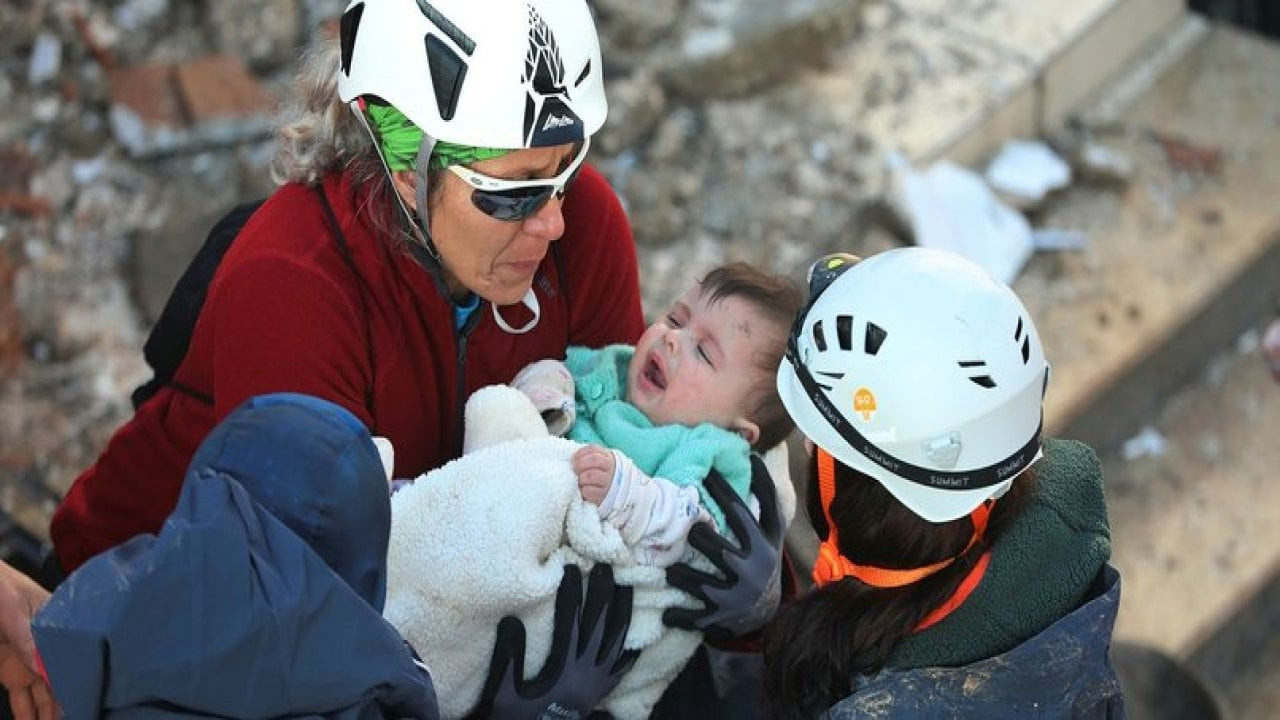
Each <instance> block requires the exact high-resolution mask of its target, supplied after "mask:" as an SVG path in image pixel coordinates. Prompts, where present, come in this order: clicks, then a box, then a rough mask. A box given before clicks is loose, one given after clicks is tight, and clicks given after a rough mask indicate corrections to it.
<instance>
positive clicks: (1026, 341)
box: [1022, 337, 1031, 365]
mask: <svg viewBox="0 0 1280 720" xmlns="http://www.w3.org/2000/svg"><path fill="white" fill-rule="evenodd" d="M1030 359H1031V338H1030V337H1025V338H1022V364H1023V365H1026V364H1027V361H1028V360H1030Z"/></svg>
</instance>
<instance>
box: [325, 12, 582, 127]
mask: <svg viewBox="0 0 1280 720" xmlns="http://www.w3.org/2000/svg"><path fill="white" fill-rule="evenodd" d="M340 27H341V41H342V66H341V68H340V70H339V72H338V95H339V97H341V99H342V100H343V101H344V102H348V103H349V102H351V101H353V100H355V99H356V98H358V97H360V96H364V95H374V96H377V97H379V98H381V99H382V100H383V101H385V102H387V103H390V104H391V105H393V106H395V107H396V108H397V109H399V110H400V112H402V113H404V114H405V116H406V117H408V118H409V119H410V120H412V121H413V123H414V124H415V125H417V126H418V127H419V128H420V129H422V131H423V132H425V133H426V134H427V135H428V136H430V137H432V138H434V139H436V140H444V141H448V142H451V143H457V144H461V145H473V146H477V147H492V148H509V149H518V148H526V147H545V146H549V145H561V144H564V143H571V142H578V141H580V140H583V139H584V138H586V137H589V136H590V135H592V134H594V133H595V132H596V131H597V130H599V129H600V127H601V126H602V125H603V124H604V119H605V114H606V113H607V110H608V105H607V102H606V100H605V94H604V81H603V68H602V66H601V61H600V42H599V40H598V39H597V37H596V28H595V23H594V21H593V20H592V17H591V11H590V10H589V9H588V8H587V4H586V2H585V0H484V1H483V2H479V1H477V0H352V2H351V3H350V4H348V5H347V9H346V11H345V12H344V13H343V15H342V21H341V26H340Z"/></svg>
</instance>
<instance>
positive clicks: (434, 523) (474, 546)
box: [384, 386, 795, 718]
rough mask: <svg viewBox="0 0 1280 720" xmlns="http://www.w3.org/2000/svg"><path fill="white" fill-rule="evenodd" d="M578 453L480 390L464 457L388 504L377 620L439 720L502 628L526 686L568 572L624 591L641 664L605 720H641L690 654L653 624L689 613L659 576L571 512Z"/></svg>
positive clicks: (584, 514) (776, 465)
mask: <svg viewBox="0 0 1280 720" xmlns="http://www.w3.org/2000/svg"><path fill="white" fill-rule="evenodd" d="M578 447H580V445H579V444H578V443H575V442H572V441H569V440H565V439H563V438H558V437H552V436H550V435H549V434H548V433H547V431H546V427H545V425H544V424H543V422H542V418H541V417H540V416H539V415H538V412H537V411H536V410H535V409H534V407H533V404H532V403H531V402H529V400H528V398H526V397H525V396H524V395H523V394H522V393H520V392H519V391H518V390H514V389H512V388H510V387H506V386H491V387H487V388H483V389H481V390H479V391H477V392H476V393H475V394H474V395H472V397H471V398H470V399H469V400H468V402H467V407H466V436H465V442H464V454H463V456H462V457H461V458H459V459H457V460H454V461H452V462H450V463H448V464H446V465H445V466H443V467H441V468H439V469H437V470H433V471H431V472H429V473H427V474H425V475H422V476H420V477H419V478H417V479H416V480H415V481H414V482H413V483H412V484H410V485H407V486H405V487H403V488H401V489H400V490H399V491H398V492H396V493H395V495H393V496H392V498H391V542H390V546H389V549H388V556H387V565H388V567H387V603H386V609H385V611H384V615H385V616H386V618H387V619H388V621H390V622H391V623H392V624H393V625H394V626H395V627H396V628H397V629H399V631H400V632H401V634H402V635H403V636H404V637H405V639H407V640H408V641H409V642H410V643H411V644H412V645H413V647H414V648H415V649H416V650H417V651H418V653H419V654H420V655H422V658H423V659H424V660H425V661H426V663H427V665H428V666H429V667H430V670H431V677H432V680H433V682H434V683H435V686H436V693H437V696H438V698H439V702H440V713H441V716H442V717H445V718H456V717H462V716H464V715H465V714H466V713H467V712H468V711H469V710H471V708H472V707H473V706H474V705H475V703H476V701H477V700H478V699H479V696H480V690H481V688H482V687H483V685H484V681H485V678H486V676H487V674H488V669H489V661H490V656H491V655H492V653H493V644H494V640H495V638H496V634H497V626H498V621H499V620H500V619H501V618H502V617H503V616H505V615H515V616H516V617H519V618H520V619H521V620H522V621H523V622H524V625H525V629H526V631H527V639H528V642H527V644H526V651H525V674H526V677H533V676H534V675H536V674H537V672H538V671H539V670H540V669H541V667H542V664H543V662H544V661H545V659H546V656H547V653H548V651H549V649H550V648H549V646H550V644H551V631H552V619H553V614H554V605H555V595H556V590H557V588H558V587H559V585H560V579H561V577H562V575H563V572H564V566H565V565H567V564H570V563H575V564H577V565H579V566H580V567H581V568H582V572H583V577H584V578H585V577H586V575H587V572H588V571H589V569H590V567H591V566H592V565H593V564H594V563H596V562H607V563H611V564H612V565H613V567H614V578H615V580H616V581H617V582H619V583H620V584H626V585H631V586H633V588H634V607H633V611H632V619H631V627H630V629H629V630H628V633H627V639H626V645H627V647H629V648H643V652H641V654H640V657H639V659H638V660H637V661H636V664H635V665H634V667H633V668H632V669H631V670H630V671H629V672H628V673H627V675H626V676H625V677H623V679H622V682H621V683H620V684H619V685H618V687H617V688H616V689H615V690H614V691H613V692H612V693H611V694H610V695H609V696H608V698H606V700H605V703H604V709H606V710H608V711H609V712H610V713H612V714H613V715H614V716H615V717H618V718H643V717H647V716H648V715H649V712H650V710H651V709H652V708H653V705H654V704H655V703H656V702H657V701H658V698H659V697H660V696H661V695H662V692H663V690H664V689H665V688H666V687H667V685H668V684H670V682H671V681H672V680H673V679H674V678H675V676H676V675H677V674H678V673H679V672H680V669H681V668H682V667H683V666H684V664H685V662H686V661H687V660H688V658H689V656H690V655H691V654H692V653H693V651H694V649H696V648H697V646H698V644H699V643H700V642H701V637H700V635H699V634H698V633H693V632H689V631H684V630H677V629H673V628H668V627H666V626H665V625H663V624H662V611H663V610H665V609H666V608H668V607H671V606H675V605H679V606H686V607H697V606H698V602H697V601H696V600H694V599H693V598H691V597H689V596H688V595H686V594H685V593H683V592H680V591H678V590H675V589H673V588H671V587H669V586H668V585H667V584H666V581H665V574H664V571H663V570H662V569H659V568H653V567H644V566H638V565H635V564H633V563H632V562H631V560H630V554H629V552H628V549H627V548H626V546H625V545H624V544H623V542H622V538H621V537H620V536H619V534H618V532H617V530H616V529H614V528H613V527H612V526H611V525H608V524H606V523H603V522H601V520H600V517H599V514H598V513H597V510H596V507H595V506H594V505H591V504H588V503H586V502H584V501H583V500H582V498H581V495H580V494H579V492H578V484H577V478H576V476H575V475H574V473H573V470H572V467H571V466H570V458H571V456H572V455H573V453H574V451H575V450H577V448H578ZM780 447H781V450H780V453H777V454H775V452H771V453H769V454H768V455H767V456H766V462H767V464H768V466H769V469H770V471H771V472H772V473H773V478H774V482H775V485H776V486H777V488H778V491H779V492H778V495H779V499H780V501H781V505H782V509H783V517H784V518H785V519H787V520H788V521H789V519H790V518H791V515H792V512H793V511H794V508H795V493H794V491H793V490H792V488H791V483H790V480H789V478H788V475H787V470H786V467H787V465H786V455H785V446H780ZM779 455H780V457H779ZM753 500H754V498H753ZM697 560H700V561H701V565H700V566H701V567H703V568H705V569H710V564H709V563H707V561H706V560H705V558H702V557H701V556H699V557H698V558H697ZM695 564H697V563H696V562H695Z"/></svg>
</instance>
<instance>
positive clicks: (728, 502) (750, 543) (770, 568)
mask: <svg viewBox="0 0 1280 720" xmlns="http://www.w3.org/2000/svg"><path fill="white" fill-rule="evenodd" d="M706 488H707V491H708V492H710V493H711V497H713V498H714V499H715V501H716V503H717V504H719V505H720V509H721V510H723V511H724V516H725V520H726V521H727V522H728V523H729V529H730V530H732V531H733V534H734V536H735V537H736V538H737V539H738V543H739V545H734V544H733V543H732V542H731V541H730V540H728V539H727V538H725V537H722V536H721V535H719V534H718V533H716V531H715V530H714V529H712V528H711V527H710V526H709V525H708V524H706V523H698V524H696V525H694V526H693V528H692V529H690V530H689V544H690V545H692V546H693V547H694V548H696V549H697V550H698V551H699V552H701V553H702V554H703V555H706V556H707V558H708V559H710V560H711V564H712V565H714V566H715V567H716V569H717V570H719V571H720V572H721V573H723V574H724V577H717V576H716V575H712V574H710V573H705V572H702V571H701V570H695V569H694V568H692V567H690V566H688V565H686V564H684V563H677V564H675V565H672V566H670V567H668V568H667V583H668V584H670V585H671V586H672V587H675V588H679V589H680V590H683V591H685V592H687V593H689V594H690V595H692V596H694V597H696V598H698V599H699V600H701V601H702V603H703V607H702V608H699V609H696V610H695V609H691V608H668V609H667V611H666V612H665V613H663V615H662V621H663V622H664V623H666V624H667V625H670V626H671V627H678V628H684V629H686V630H700V631H702V632H703V633H705V634H706V635H707V637H710V638H712V639H717V640H719V639H727V638H732V637H738V636H740V635H743V634H745V633H748V632H751V631H752V630H755V629H757V628H759V627H761V626H762V625H764V624H765V622H766V621H768V619H769V618H770V617H771V616H772V615H773V612H774V610H776V609H777V607H778V601H779V599H780V597H781V585H780V578H781V569H782V539H783V535H784V534H785V528H784V527H783V524H782V511H781V510H780V509H779V507H778V494H777V491H776V490H775V489H774V486H773V478H771V477H770V476H769V471H768V470H767V469H766V468H765V466H764V461H763V460H761V459H760V456H758V455H755V454H752V456H751V492H752V494H754V495H755V496H756V498H757V499H758V500H759V501H760V521H759V522H756V519H755V518H754V517H753V516H752V515H751V511H750V510H749V509H748V508H747V505H746V503H745V502H744V501H743V500H742V498H740V497H738V495H737V493H735V492H733V489H732V488H730V487H729V484H728V483H727V482H726V481H725V479H724V478H723V477H722V476H721V475H720V474H719V473H717V472H715V471H714V470H713V471H711V473H710V474H709V475H707V480H706Z"/></svg>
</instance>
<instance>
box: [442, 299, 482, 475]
mask: <svg viewBox="0 0 1280 720" xmlns="http://www.w3.org/2000/svg"><path fill="white" fill-rule="evenodd" d="M488 304H489V303H488V301H486V300H481V301H480V305H479V307H477V308H476V309H475V310H473V311H472V312H471V315H469V316H468V317H467V321H466V322H465V323H463V324H462V327H461V328H459V329H458V330H456V331H455V333H456V337H457V340H458V354H457V358H456V359H457V363H458V365H457V368H458V373H457V386H456V388H455V391H456V395H455V399H454V419H455V421H456V423H457V424H456V425H454V427H455V428H457V429H458V435H457V442H456V443H455V446H454V448H453V451H454V452H453V456H454V457H462V439H463V436H464V435H465V434H466V426H465V425H464V421H465V420H466V407H467V340H468V338H470V337H471V331H472V330H475V328H476V325H479V324H480V318H481V317H483V315H482V314H481V311H482V310H483V309H484V308H485V306H487V305H488ZM449 314H450V316H452V314H453V308H452V307H450V308H449ZM450 319H452V317H451V318H450Z"/></svg>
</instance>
